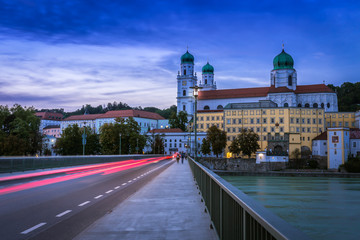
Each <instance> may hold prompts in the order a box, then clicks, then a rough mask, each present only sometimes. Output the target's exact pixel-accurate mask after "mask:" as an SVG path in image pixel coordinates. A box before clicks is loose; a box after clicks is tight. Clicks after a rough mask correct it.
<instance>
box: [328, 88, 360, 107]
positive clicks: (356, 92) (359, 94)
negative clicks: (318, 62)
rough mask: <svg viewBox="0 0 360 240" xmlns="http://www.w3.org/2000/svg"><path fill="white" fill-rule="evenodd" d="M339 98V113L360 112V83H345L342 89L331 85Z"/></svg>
mask: <svg viewBox="0 0 360 240" xmlns="http://www.w3.org/2000/svg"><path fill="white" fill-rule="evenodd" d="M328 87H330V88H331V89H332V90H334V91H335V92H336V94H337V96H338V106H339V112H355V111H357V110H360V82H357V83H350V82H344V83H343V84H341V86H340V87H337V86H334V85H332V84H329V85H328Z"/></svg>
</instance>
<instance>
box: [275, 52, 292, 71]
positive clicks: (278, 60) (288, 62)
mask: <svg viewBox="0 0 360 240" xmlns="http://www.w3.org/2000/svg"><path fill="white" fill-rule="evenodd" d="M273 64H274V70H277V69H294V60H293V58H292V57H291V56H290V55H289V54H287V53H286V52H285V50H284V49H283V50H282V51H281V53H280V54H279V55H277V56H276V57H275V58H274V60H273Z"/></svg>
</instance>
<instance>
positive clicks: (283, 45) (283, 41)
mask: <svg viewBox="0 0 360 240" xmlns="http://www.w3.org/2000/svg"><path fill="white" fill-rule="evenodd" d="M282 50H283V51H284V41H282Z"/></svg>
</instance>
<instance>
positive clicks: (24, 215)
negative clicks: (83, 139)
mask: <svg viewBox="0 0 360 240" xmlns="http://www.w3.org/2000/svg"><path fill="white" fill-rule="evenodd" d="M172 163H173V161H172V160H171V159H168V158H151V159H140V160H128V161H121V162H115V163H108V164H94V165H87V166H81V167H73V168H67V169H65V170H61V171H60V172H59V171H58V170H52V171H53V172H51V171H42V172H40V173H37V174H36V176H33V175H28V176H27V177H25V178H21V177H20V176H18V177H17V178H15V179H5V178H1V177H0V239H6V240H11V239H46V240H49V239H62V240H64V239H72V238H73V237H75V236H76V235H77V234H79V233H80V232H81V231H83V230H84V229H85V228H86V227H88V226H89V225H90V224H92V223H93V222H94V221H96V220H97V219H98V218H100V217H102V216H104V215H105V214H106V213H109V212H111V211H112V209H113V208H114V207H115V206H117V205H118V204H119V203H121V202H122V201H124V200H125V199H126V198H128V197H129V196H130V195H132V194H133V193H134V192H136V191H137V190H139V189H140V188H141V187H142V186H144V185H145V184H146V183H147V182H149V180H151V179H152V178H154V177H156V176H157V175H158V174H159V173H160V172H161V171H163V170H164V169H166V168H167V167H168V166H169V165H170V164H172Z"/></svg>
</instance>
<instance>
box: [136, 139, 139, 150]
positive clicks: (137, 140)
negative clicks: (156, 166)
mask: <svg viewBox="0 0 360 240" xmlns="http://www.w3.org/2000/svg"><path fill="white" fill-rule="evenodd" d="M138 153H139V139H138V138H136V154H138Z"/></svg>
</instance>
